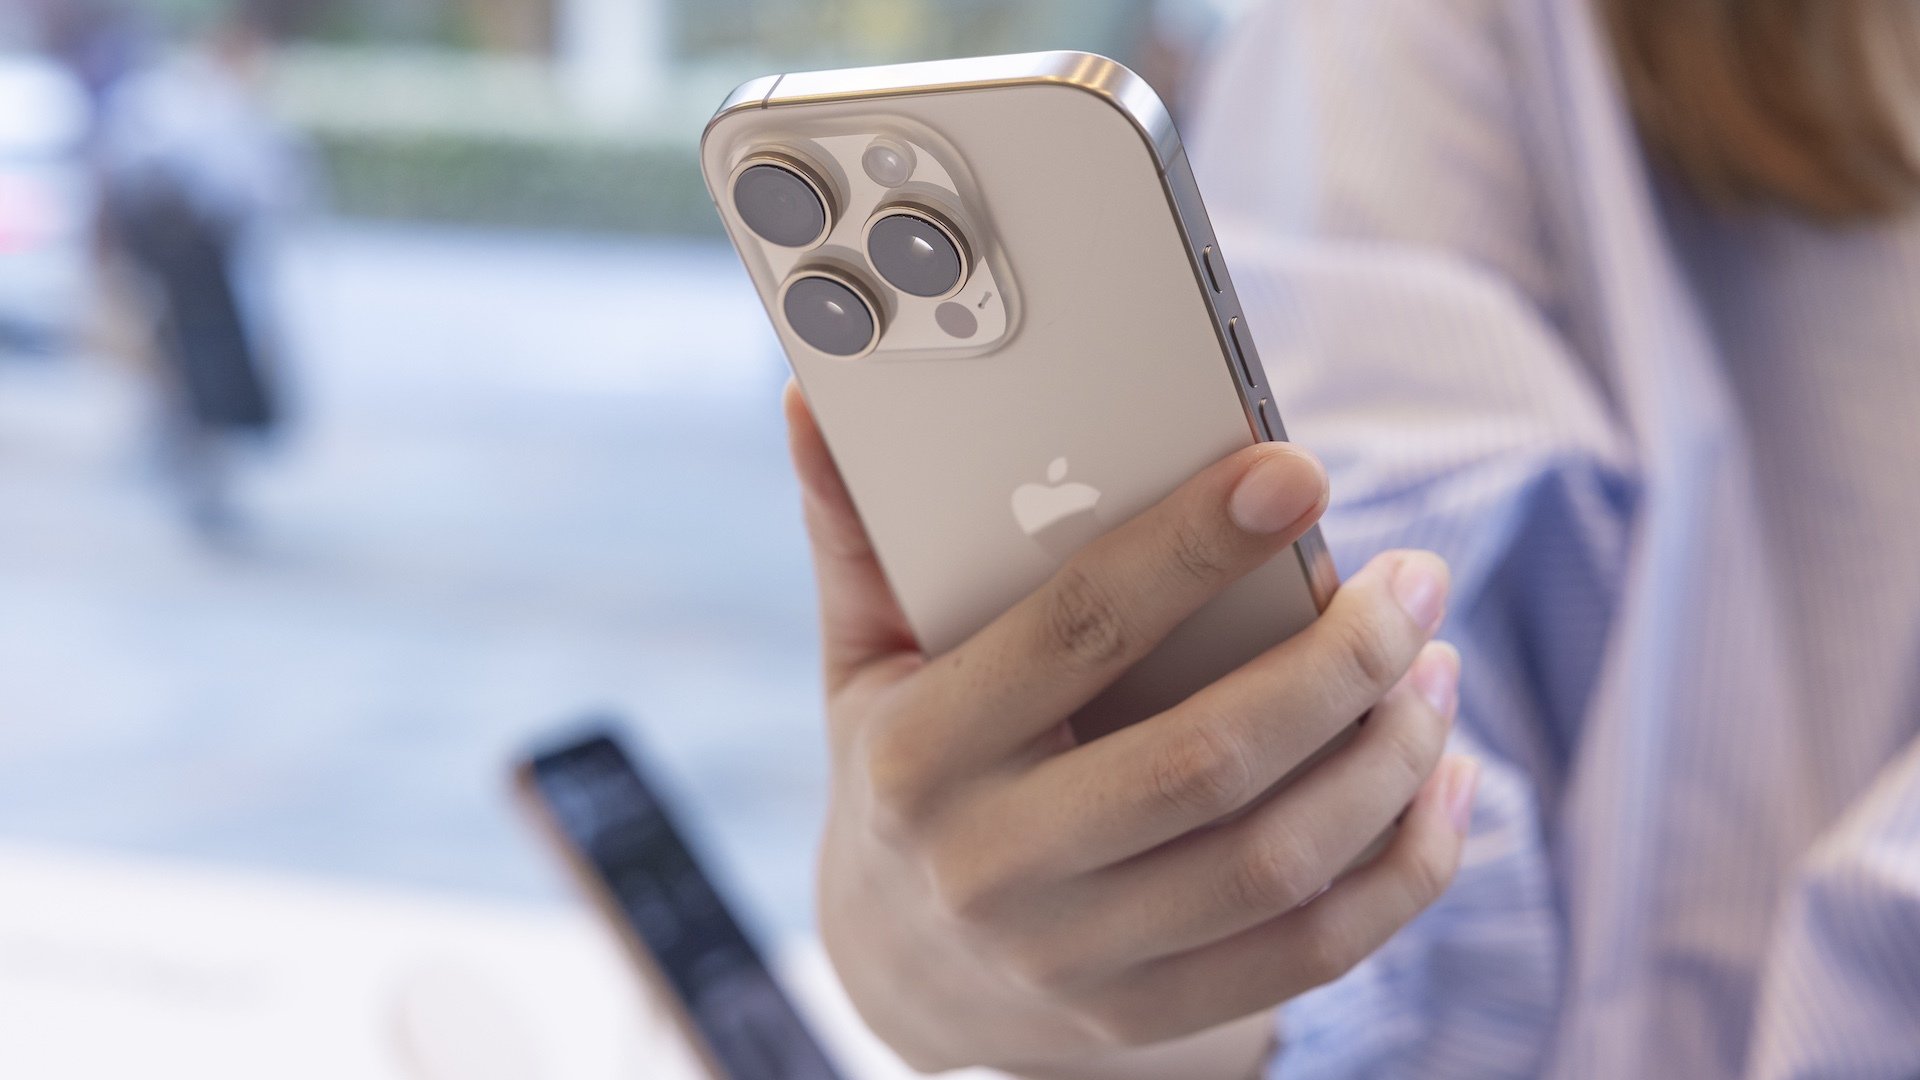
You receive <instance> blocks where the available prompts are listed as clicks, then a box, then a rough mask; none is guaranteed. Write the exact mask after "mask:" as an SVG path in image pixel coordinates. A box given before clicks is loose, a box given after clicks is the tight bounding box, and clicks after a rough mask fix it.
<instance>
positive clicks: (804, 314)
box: [781, 274, 879, 356]
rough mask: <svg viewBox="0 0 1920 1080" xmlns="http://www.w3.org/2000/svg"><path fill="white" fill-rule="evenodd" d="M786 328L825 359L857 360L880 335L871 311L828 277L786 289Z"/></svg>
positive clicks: (800, 281) (806, 280)
mask: <svg viewBox="0 0 1920 1080" xmlns="http://www.w3.org/2000/svg"><path fill="white" fill-rule="evenodd" d="M781 307H782V308H783V309H784V311H785V314H786V317H787V325H788V326H791V327H792V328H793V332H794V333H795V334H798V335H799V336H800V340H802V341H804V342H806V343H807V344H808V345H811V346H813V347H814V348H815V349H818V350H819V351H821V352H823V353H826V354H827V355H828V356H858V355H859V354H861V353H863V352H866V351H867V349H868V347H870V346H871V345H872V344H873V341H874V338H875V337H877V336H878V335H879V324H878V323H877V322H876V321H875V319H874V314H873V309H872V308H870V307H868V306H867V302H866V301H865V300H864V299H862V298H861V296H860V294H859V293H857V292H855V291H853V290H852V289H851V288H848V287H847V286H846V285H845V284H843V283H841V282H839V281H835V280H834V279H833V278H830V277H822V276H820V275H818V274H811V275H808V276H807V277H803V278H800V279H798V280H796V281H795V282H794V283H793V284H791V285H789V286H787V295H786V299H785V300H784V301H783V302H782V304H781Z"/></svg>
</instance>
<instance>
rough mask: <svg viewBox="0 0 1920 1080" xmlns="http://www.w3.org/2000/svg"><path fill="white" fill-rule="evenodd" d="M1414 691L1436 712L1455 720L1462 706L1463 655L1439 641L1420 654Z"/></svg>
mask: <svg viewBox="0 0 1920 1080" xmlns="http://www.w3.org/2000/svg"><path fill="white" fill-rule="evenodd" d="M1413 688H1414V689H1415V690H1418V691H1419V692H1420V696H1421V697H1422V698H1425V699H1426V702H1427V704H1428V705H1430V706H1432V708H1433V711H1434V712H1437V713H1439V714H1440V715H1441V716H1444V717H1446V718H1447V719H1449V720H1451V719H1453V714H1454V710H1455V709H1457V708H1458V707H1459V705H1460V651H1459V650H1458V649H1455V648H1454V647H1453V646H1452V645H1449V644H1447V643H1446V642H1444V641H1436V642H1433V643H1431V644H1429V645H1428V646H1427V647H1426V648H1425V649H1422V650H1421V651H1420V660H1419V662H1418V663H1417V664H1415V665H1414V670H1413Z"/></svg>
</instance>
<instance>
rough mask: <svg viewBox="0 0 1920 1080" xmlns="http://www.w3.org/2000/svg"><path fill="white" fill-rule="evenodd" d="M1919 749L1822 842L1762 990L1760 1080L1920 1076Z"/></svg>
mask: <svg viewBox="0 0 1920 1080" xmlns="http://www.w3.org/2000/svg"><path fill="white" fill-rule="evenodd" d="M1916 1018H1920V740H1916V741H1915V742H1914V743H1912V744H1911V745H1909V746H1908V747H1907V748H1906V750H1905V751H1904V753H1902V754H1901V755H1899V756H1898V757H1897V758H1896V759H1895V760H1894V761H1893V763H1892V764H1890V765H1888V766H1887V767H1886V768H1885V769H1884V770H1883V771H1882V772H1881V773H1880V775H1879V776H1878V777H1877V778H1876V779H1875V782H1874V784H1873V786H1872V787H1871V788H1870V789H1869V790H1868V791H1867V793H1866V794H1865V795H1864V796H1862V797H1861V798H1860V799H1859V800H1858V801H1857V802H1855V803H1854V804H1853V807H1852V808H1851V809H1850V810H1849V812H1848V813H1847V814H1846V815H1845V816H1844V817H1843V818H1842V819H1841V821H1840V822H1839V823H1838V824H1837V825H1835V826H1834V827H1833V828H1832V829H1830V830H1829V831H1828V832H1827V833H1826V834H1825V835H1824V836H1822V837H1821V838H1820V840H1819V841H1818V842H1817V843H1816V844H1815V845H1814V847H1813V850H1812V852H1811V853H1810V854H1809V855H1808V857H1807V859H1806V862H1805V864H1804V865H1803V867H1802V870H1801V874H1800V876H1799V879H1798V881H1797V884H1796V887H1795V889H1794V891H1793V893H1792V894H1791V895H1790V896H1789V897H1788V899H1787V903H1786V907H1785V909H1784V911H1783V912H1782V914H1781V918H1780V920H1779V924H1778V930H1777V932H1776V935H1775V938H1774V941H1773V944H1772V948H1771V949H1770V950H1769V952H1768V963H1767V967H1766V971H1765V975H1764V978H1763V982H1762V990H1761V995H1760V1009H1759V1014H1758V1016H1757V1018H1756V1022H1755V1024H1754V1029H1753V1030H1754V1033H1755V1042H1754V1046H1753V1051H1752V1054H1751V1057H1750V1059H1749V1061H1750V1064H1749V1068H1748V1072H1749V1074H1750V1075H1751V1076H1753V1077H1754V1078H1755V1080H1817V1078H1824V1077H1837V1076H1860V1077H1867V1076H1902V1077H1910V1076H1920V1020H1916Z"/></svg>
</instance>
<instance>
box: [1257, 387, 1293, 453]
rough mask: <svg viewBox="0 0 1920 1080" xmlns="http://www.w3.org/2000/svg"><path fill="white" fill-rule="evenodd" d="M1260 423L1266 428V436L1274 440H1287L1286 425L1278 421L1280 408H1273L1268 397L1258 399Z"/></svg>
mask: <svg viewBox="0 0 1920 1080" xmlns="http://www.w3.org/2000/svg"><path fill="white" fill-rule="evenodd" d="M1260 424H1261V426H1262V427H1264V428H1266V429H1267V438H1269V439H1272V440H1273V441H1274V442H1286V441H1287V426H1286V425H1285V424H1282V423H1281V422H1280V410H1279V409H1276V408H1274V406H1273V402H1272V400H1270V399H1268V398H1261V399H1260Z"/></svg>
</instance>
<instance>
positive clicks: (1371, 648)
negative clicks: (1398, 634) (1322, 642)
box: [1330, 618, 1401, 693]
mask: <svg viewBox="0 0 1920 1080" xmlns="http://www.w3.org/2000/svg"><path fill="white" fill-rule="evenodd" d="M1330 626H1331V627H1332V628H1333V633H1334V641H1333V648H1334V654H1335V657H1336V659H1337V661H1338V662H1339V664H1340V666H1341V669H1342V671H1343V673H1344V676H1345V678H1346V680H1347V681H1348V683H1349V684H1350V685H1352V686H1354V687H1356V688H1359V689H1363V690H1367V691H1372V692H1375V693H1378V692H1381V691H1384V690H1385V689H1386V688H1387V687H1389V686H1392V685H1393V683H1394V682H1395V681H1396V680H1397V679H1399V677H1400V669H1401V664H1400V657H1399V650H1398V649H1396V648H1395V642H1394V640H1393V635H1392V633H1391V632H1390V631H1389V630H1388V629H1387V628H1386V626H1385V625H1383V623H1382V621H1381V620H1378V619H1372V618H1363V619H1346V620H1342V621H1340V622H1335V623H1331V624H1330Z"/></svg>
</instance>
